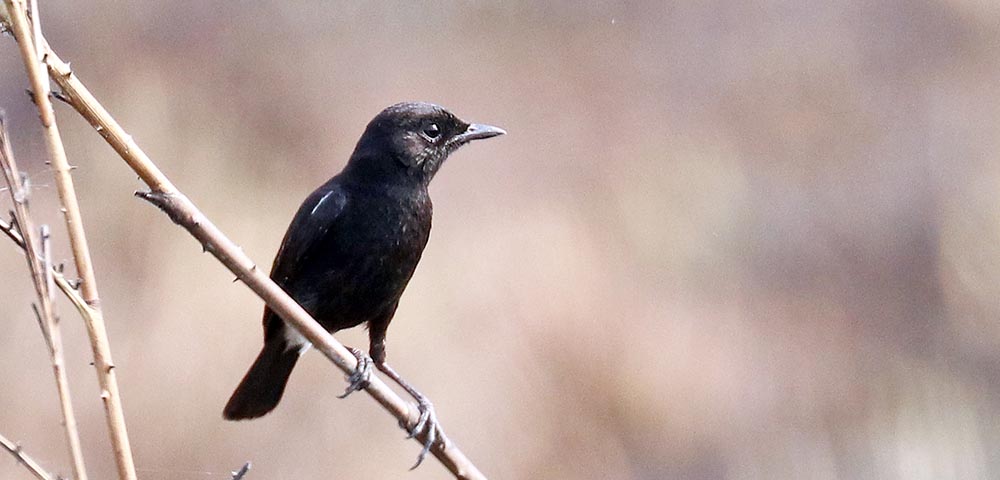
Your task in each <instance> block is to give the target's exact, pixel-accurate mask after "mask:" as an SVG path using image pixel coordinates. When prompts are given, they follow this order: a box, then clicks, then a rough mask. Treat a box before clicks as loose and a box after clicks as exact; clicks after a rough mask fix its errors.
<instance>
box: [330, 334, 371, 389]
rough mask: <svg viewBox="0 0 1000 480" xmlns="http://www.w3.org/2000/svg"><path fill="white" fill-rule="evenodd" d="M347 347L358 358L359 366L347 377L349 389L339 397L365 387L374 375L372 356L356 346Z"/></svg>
mask: <svg viewBox="0 0 1000 480" xmlns="http://www.w3.org/2000/svg"><path fill="white" fill-rule="evenodd" d="M347 349H348V350H350V351H351V353H353V354H354V358H357V359H358V366H357V367H354V371H353V372H351V374H350V375H349V376H348V377H347V382H348V385H347V389H346V390H344V393H343V394H342V395H338V396H337V398H347V396H348V395H350V394H352V393H354V392H356V391H358V390H362V389H364V388H365V387H367V386H368V380H369V379H371V376H372V359H371V357H369V356H368V355H365V353H364V352H362V351H361V350H358V349H356V348H352V347H347Z"/></svg>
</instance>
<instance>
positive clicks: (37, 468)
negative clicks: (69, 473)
mask: <svg viewBox="0 0 1000 480" xmlns="http://www.w3.org/2000/svg"><path fill="white" fill-rule="evenodd" d="M0 446H2V447H3V449H4V450H7V452H8V453H10V454H11V455H13V456H14V458H16V459H17V462H18V463H20V464H21V465H24V468H27V469H28V470H30V471H31V473H32V474H33V475H34V476H35V477H36V478H38V480H57V477H56V476H54V475H52V474H51V473H49V472H47V471H45V469H44V468H42V466H41V465H39V464H38V462H36V461H35V460H34V459H32V458H31V457H29V456H28V454H27V453H24V450H22V449H21V446H20V445H18V444H16V443H14V442H12V441H10V440H7V438H6V437H4V436H3V435H0Z"/></svg>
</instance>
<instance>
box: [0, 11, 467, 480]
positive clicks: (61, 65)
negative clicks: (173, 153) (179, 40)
mask: <svg viewBox="0 0 1000 480" xmlns="http://www.w3.org/2000/svg"><path fill="white" fill-rule="evenodd" d="M8 1H9V0H8ZM43 42H44V40H43ZM44 46H45V48H44V51H45V55H44V58H45V62H46V64H47V65H48V67H49V75H50V76H51V77H52V79H53V80H54V81H55V82H56V83H57V84H58V85H59V87H60V88H62V95H63V96H64V97H65V98H66V100H67V101H68V103H69V104H70V105H72V106H73V108H74V109H76V111H77V112H79V113H80V115H82V116H83V117H84V118H85V119H86V120H87V121H88V122H90V124H91V125H92V126H93V127H94V129H95V130H97V132H98V133H99V134H100V135H101V137H103V138H104V140H105V141H107V142H108V144H109V145H111V147H112V148H113V149H114V150H115V151H116V152H118V155H119V156H121V157H122V159H123V160H124V161H125V163H127V164H128V166H129V167H130V168H132V170H134V171H135V173H136V174H138V175H139V178H140V179H142V181H143V182H145V183H146V185H148V186H149V188H150V190H151V191H150V192H145V193H138V195H139V196H140V197H142V198H144V199H146V200H148V201H150V202H152V203H154V204H155V205H156V206H158V207H160V209H162V210H163V211H164V212H165V213H167V215H169V216H170V218H171V219H172V220H173V221H174V222H175V223H177V224H179V225H180V226H182V227H184V228H185V229H186V230H187V231H188V232H189V233H190V234H191V235H192V236H194V237H195V238H196V239H197V240H198V241H199V242H200V243H201V245H202V248H203V249H204V250H205V251H207V252H211V254H212V255H213V256H215V257H216V258H217V259H218V260H219V261H220V262H222V264H223V265H225V266H226V268H228V269H229V270H230V271H231V272H233V273H234V274H235V275H236V277H237V278H239V279H240V280H241V281H243V283H245V284H246V285H247V286H248V287H250V289H251V290H253V292H254V293H256V294H257V296H259V297H260V298H261V299H262V300H264V302H265V303H267V305H268V307H270V308H271V310H273V311H274V312H275V313H277V314H278V315H279V316H281V318H282V319H284V320H285V321H286V322H287V323H288V324H289V325H291V326H292V328H295V329H296V330H298V331H299V332H300V333H302V335H303V336H304V337H306V339H307V340H309V341H310V342H311V343H312V344H313V346H314V347H315V348H316V349H317V350H319V351H320V352H321V353H323V355H325V356H326V357H327V358H328V359H330V361H331V362H333V364H334V365H336V366H337V367H338V368H340V369H341V370H342V371H343V372H345V373H348V374H349V373H352V372H353V371H354V368H355V366H356V365H357V359H356V358H355V357H354V355H353V354H352V353H351V352H350V351H348V350H347V349H346V348H345V347H344V346H343V345H342V344H341V343H340V342H338V341H337V340H336V339H334V338H333V336H332V335H330V333H329V332H327V331H326V330H325V329H324V328H323V327H321V326H320V325H319V324H318V323H317V322H316V320H314V319H313V318H312V317H311V316H309V314H308V313H307V312H306V311H305V310H304V309H303V308H302V307H301V306H299V304H298V303H296V302H295V301H294V300H292V298H291V297H289V296H288V294H286V293H285V291H284V290H282V289H281V287H279V286H278V285H277V284H275V283H274V282H273V281H271V279H270V278H269V277H268V275H267V272H265V271H264V270H262V269H260V268H257V265H256V264H255V263H254V262H253V261H252V260H251V259H250V257H248V256H247V255H246V254H245V253H244V252H243V250H242V249H240V247H238V246H237V245H236V244H235V243H233V242H232V241H231V240H230V239H229V238H228V237H226V236H225V234H223V233H222V231H220V230H219V229H218V227H216V226H215V224H213V223H212V222H211V221H210V220H209V219H208V217H206V216H205V215H204V214H203V213H202V212H201V211H200V210H199V209H198V208H197V207H196V206H195V205H194V203H192V202H191V200H189V199H188V198H187V197H186V196H185V195H184V194H183V193H181V192H180V190H178V189H177V188H176V187H175V186H174V185H173V183H171V182H170V180H169V179H168V178H167V177H166V175H164V174H163V172H161V171H160V169H159V168H157V166H156V165H155V164H154V163H153V161H152V160H151V159H150V158H149V157H148V156H147V155H146V153H145V152H143V151H142V149H141V148H140V147H139V145H138V144H137V143H136V142H135V141H134V140H133V139H132V137H131V136H130V135H129V134H128V133H126V132H125V130H124V129H122V127H121V125H119V124H118V122H116V121H115V119H114V118H112V117H111V114H110V113H108V111H107V110H105V109H104V107H103V106H101V104H100V103H99V102H98V101H97V99H96V98H94V96H93V95H92V94H91V93H90V91H89V90H88V89H87V88H86V87H85V86H84V85H83V83H82V82H80V80H79V78H77V77H76V75H74V74H73V71H72V70H71V69H70V66H69V64H67V63H65V62H63V61H62V60H61V59H60V58H59V56H58V55H56V53H55V52H54V51H53V50H52V49H51V48H50V47H49V46H48V44H44ZM365 391H367V392H368V394H369V395H371V397H372V398H374V399H375V401H377V402H378V403H379V404H380V405H382V407H383V408H385V409H386V410H387V411H388V412H389V413H390V414H392V415H393V416H394V417H396V419H397V420H399V423H400V426H401V427H403V428H406V429H407V430H409V429H412V428H413V427H414V426H415V425H416V423H417V420H418V418H419V413H418V411H417V407H416V406H415V405H413V404H412V403H410V402H407V401H405V400H403V399H402V398H400V397H399V395H397V394H396V393H395V392H393V391H392V390H391V389H390V388H389V387H388V386H386V384H385V383H384V382H382V381H381V380H380V379H378V378H377V377H375V376H372V378H371V381H370V383H369V385H368V387H367V388H366V389H365ZM414 438H415V439H416V440H417V441H418V442H421V443H423V442H424V441H425V439H426V431H425V432H421V433H420V434H419V435H417V436H415V437H414ZM431 453H433V454H434V456H435V457H437V459H438V460H439V461H441V463H442V464H443V465H444V466H445V467H446V468H447V469H448V470H449V471H451V473H452V474H453V475H454V476H455V477H456V478H460V479H485V478H486V477H485V476H484V475H483V474H482V473H481V472H480V471H479V469H478V468H476V466H475V465H474V464H473V463H472V462H471V461H470V460H469V459H468V458H467V457H466V456H465V454H463V453H462V452H461V451H460V450H459V449H458V447H457V446H456V445H455V444H454V442H451V441H449V440H448V439H447V437H445V436H444V435H443V434H442V435H439V438H438V441H437V442H436V443H434V446H433V447H432V448H431Z"/></svg>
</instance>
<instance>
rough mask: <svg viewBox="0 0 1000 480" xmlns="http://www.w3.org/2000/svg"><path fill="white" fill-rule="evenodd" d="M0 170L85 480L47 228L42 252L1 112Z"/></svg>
mask: <svg viewBox="0 0 1000 480" xmlns="http://www.w3.org/2000/svg"><path fill="white" fill-rule="evenodd" d="M0 169H3V173H4V178H5V179H6V181H7V185H8V192H9V193H10V197H11V200H12V201H13V202H14V216H15V218H16V221H17V226H18V229H19V230H20V231H21V234H22V235H23V241H22V244H21V245H22V248H23V249H24V252H25V258H26V259H27V260H28V270H29V272H30V273H31V281H32V284H33V285H34V287H35V294H36V295H37V297H38V306H37V307H35V314H36V315H37V316H38V324H39V326H40V327H41V330H42V336H43V337H44V338H45V345H46V346H47V347H48V350H49V360H50V361H51V363H52V373H53V374H54V375H55V379H56V390H57V392H58V394H59V407H60V410H61V412H62V416H63V430H64V432H65V433H66V443H67V446H68V448H69V455H70V459H71V460H72V462H73V478H76V479H77V480H87V468H86V466H85V465H84V462H83V449H82V448H81V447H80V433H79V430H78V429H77V424H76V414H75V413H74V412H73V401H72V398H71V396H70V392H69V378H68V377H67V376H66V361H65V359H64V357H63V346H62V333H61V331H60V329H59V319H58V318H57V317H56V313H55V306H54V305H53V302H52V300H53V296H52V295H53V293H54V292H53V291H52V286H53V285H54V280H53V277H52V267H51V265H52V262H51V254H50V251H49V248H48V245H49V242H48V227H47V226H44V225H43V226H42V230H41V233H42V241H41V244H40V245H41V252H39V250H38V247H39V242H38V241H36V240H35V235H34V232H35V228H34V226H33V225H34V222H33V221H32V219H31V215H30V214H29V212H28V195H29V192H28V189H27V188H26V187H25V184H24V177H23V176H22V175H21V172H20V170H18V168H17V161H16V160H15V159H14V152H13V149H12V148H11V144H10V137H8V135H7V125H6V122H5V119H4V118H3V114H2V112H0Z"/></svg>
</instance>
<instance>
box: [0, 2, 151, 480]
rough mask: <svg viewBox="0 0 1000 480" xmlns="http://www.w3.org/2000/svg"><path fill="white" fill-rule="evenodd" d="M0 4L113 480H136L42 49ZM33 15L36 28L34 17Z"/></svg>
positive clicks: (24, 23)
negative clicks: (93, 375)
mask: <svg viewBox="0 0 1000 480" xmlns="http://www.w3.org/2000/svg"><path fill="white" fill-rule="evenodd" d="M4 3H5V5H6V6H7V13H8V14H9V15H10V23H11V25H10V26H11V28H12V30H13V32H14V38H15V39H16V40H17V43H18V47H19V48H20V51H21V57H22V59H23V60H24V66H25V70H26V71H27V73H28V77H29V79H30V81H31V87H32V90H33V92H34V100H35V105H36V106H37V107H38V113H39V118H40V119H41V122H42V127H43V131H44V133H45V144H46V147H47V150H48V153H49V159H50V163H51V165H52V168H53V170H54V171H55V179H56V185H57V187H58V190H59V199H60V201H61V202H62V207H63V208H62V210H63V212H64V214H65V219H66V229H67V231H68V232H69V240H70V247H71V249H72V251H73V259H74V261H75V263H76V269H77V272H78V273H79V275H80V280H81V286H80V291H81V294H82V296H83V299H84V301H85V302H86V304H87V305H88V306H89V307H90V309H89V310H90V315H89V316H85V317H84V320H85V321H86V327H87V334H88V336H89V338H90V344H91V349H92V350H93V354H94V368H95V369H96V370H97V378H98V383H99V384H100V387H101V393H100V397H101V400H102V402H103V404H104V410H105V414H106V415H105V416H106V418H107V422H108V430H109V434H110V437H111V446H112V449H113V450H114V457H115V464H116V466H117V468H118V477H119V479H120V480H136V474H135V463H134V460H133V459H132V447H131V445H130V444H129V439H128V432H127V430H126V427H125V414H124V411H123V409H122V404H121V395H120V393H119V392H118V380H117V374H116V373H115V370H114V363H113V362H112V360H111V346H110V343H109V341H108V334H107V330H106V328H105V326H104V317H103V314H102V313H101V309H100V297H99V296H98V293H97V281H96V279H95V277H94V267H93V262H92V261H91V258H90V249H89V247H88V246H87V237H86V234H85V232H84V230H83V220H82V217H81V216H80V206H79V203H78V201H77V196H76V191H75V187H74V186H73V178H72V177H71V176H70V170H71V168H70V165H69V161H68V160H67V159H66V150H65V148H64V147H63V143H62V137H61V136H60V134H59V128H58V126H57V124H56V119H55V112H54V110H53V108H52V100H51V98H50V97H49V94H50V88H49V79H48V76H47V75H46V71H45V64H44V63H42V62H43V58H44V54H43V56H42V58H40V57H39V56H38V52H40V51H41V52H44V51H45V50H46V49H47V48H46V47H47V46H46V44H45V41H44V39H43V38H42V37H41V32H40V31H37V30H36V36H37V38H34V39H33V38H32V34H31V30H30V28H29V25H28V19H27V8H26V5H25V2H24V0H4ZM33 13H34V15H35V17H36V20H35V21H36V23H37V17H38V12H37V11H36V12H33ZM22 233H23V230H22Z"/></svg>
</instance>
